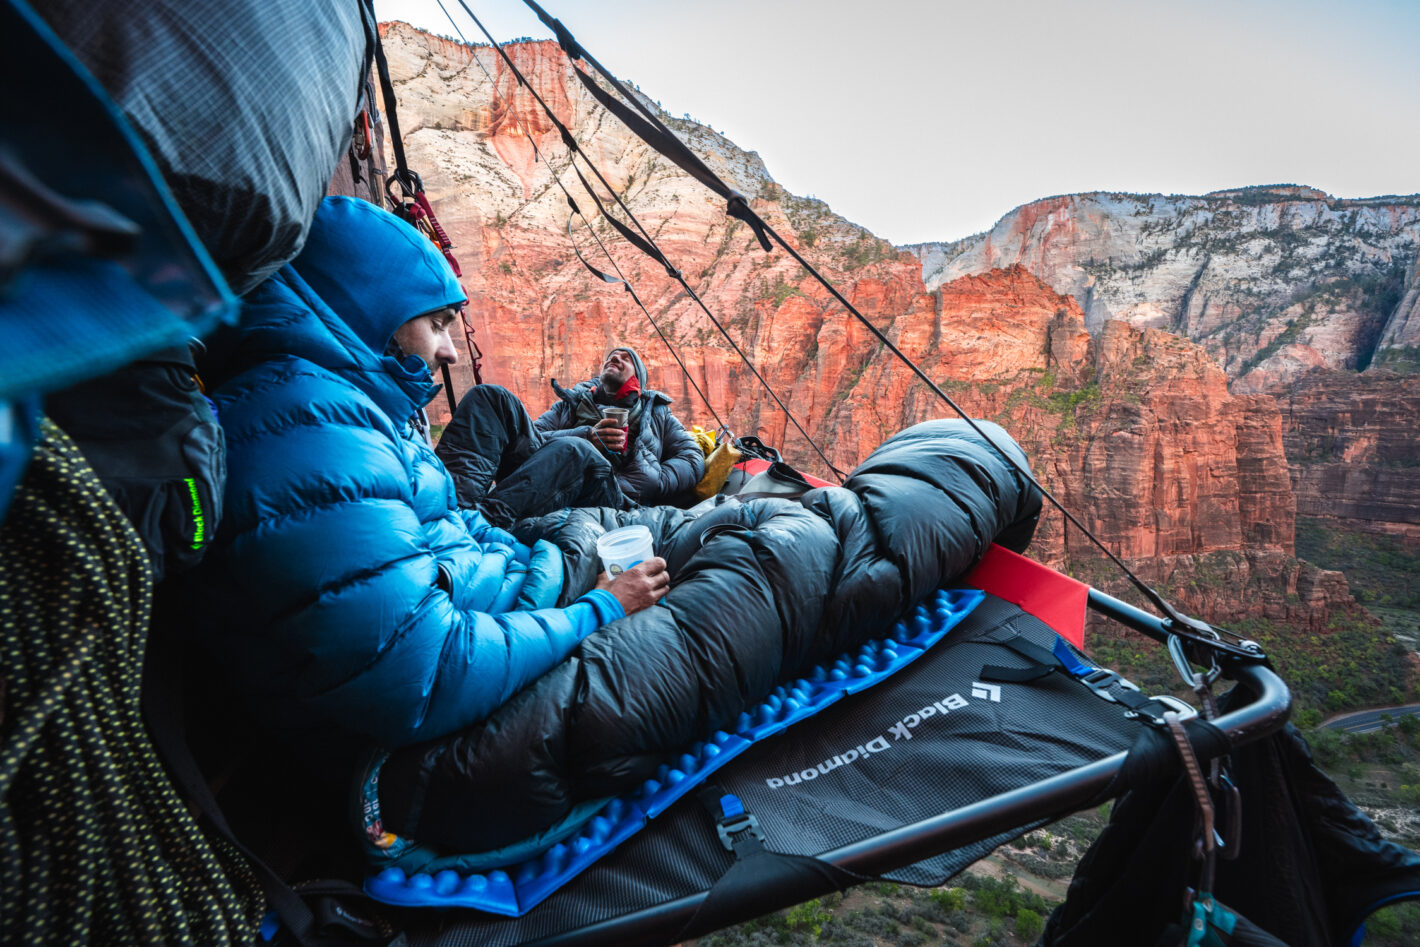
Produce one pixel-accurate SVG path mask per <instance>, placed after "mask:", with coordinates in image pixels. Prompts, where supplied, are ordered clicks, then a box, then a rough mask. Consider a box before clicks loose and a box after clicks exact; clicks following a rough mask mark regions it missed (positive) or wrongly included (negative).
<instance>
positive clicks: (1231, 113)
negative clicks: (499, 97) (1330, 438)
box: [375, 0, 1420, 244]
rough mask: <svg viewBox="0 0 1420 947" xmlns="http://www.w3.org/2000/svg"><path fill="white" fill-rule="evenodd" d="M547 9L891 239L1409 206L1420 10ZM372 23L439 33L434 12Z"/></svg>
mask: <svg viewBox="0 0 1420 947" xmlns="http://www.w3.org/2000/svg"><path fill="white" fill-rule="evenodd" d="M466 2H468V4H469V7H470V8H471V9H472V10H473V11H474V13H476V14H478V16H479V18H480V19H482V20H483V21H484V23H485V24H486V25H487V26H488V28H489V30H490V31H491V32H492V33H493V35H494V36H495V37H496V38H497V39H499V40H506V39H512V38H514V37H518V36H532V37H536V38H547V37H549V35H550V34H549V33H548V31H547V30H546V29H545V28H544V27H543V26H542V24H541V23H539V22H538V21H537V19H536V18H535V17H534V16H533V15H532V13H531V12H530V11H529V10H528V9H527V8H526V7H525V6H524V5H523V4H522V3H521V2H519V0H494V2H490V0H477V2H475V0H466ZM539 2H541V3H542V5H543V6H544V7H546V8H547V9H548V11H549V12H550V13H551V14H552V15H553V16H556V17H558V18H559V19H561V20H562V22H563V23H565V24H566V25H567V27H568V29H569V30H571V32H572V33H573V35H574V36H576V37H577V38H578V40H579V41H581V43H582V44H583V46H585V47H586V48H587V49H588V50H589V51H590V52H591V53H592V55H594V56H596V57H597V59H598V60H600V61H601V63H602V64H603V65H604V66H606V67H607V68H608V69H610V70H612V71H613V72H614V73H616V74H617V75H618V76H619V77H620V78H622V79H627V80H630V81H632V82H635V83H637V84H638V85H639V86H640V87H641V88H642V89H643V90H644V91H645V92H647V93H648V94H649V95H650V96H651V97H652V98H654V99H657V100H658V101H660V102H661V104H662V105H663V106H664V107H665V108H666V110H667V111H669V112H671V113H672V114H674V115H680V114H682V113H689V114H690V115H691V116H692V117H693V118H695V119H697V120H699V121H701V122H704V123H706V124H708V125H711V126H712V127H714V128H716V129H718V130H719V131H722V132H724V133H725V134H726V135H728V136H729V138H730V139H731V140H732V141H734V142H735V143H736V144H738V145H739V146H740V147H742V148H746V149H749V150H753V151H757V152H759V154H760V156H761V157H762V158H763V159H764V162H765V164H766V165H767V167H768V168H769V173H770V174H772V175H773V176H774V178H775V180H776V181H778V182H779V183H780V184H782V185H783V186H785V187H787V188H788V189H789V190H790V191H793V192H794V193H796V194H803V195H813V196H814V197H818V198H821V199H823V200H825V201H827V202H828V203H829V205H830V206H832V207H833V209H834V210H835V211H837V212H838V213H840V214H842V215H844V216H845V217H847V218H849V219H850V220H852V221H854V222H856V223H859V224H862V225H863V226H865V227H867V228H868V229H870V230H872V231H873V232H874V233H876V234H877V235H878V236H881V237H884V238H886V239H888V240H892V241H894V242H895V243H899V244H901V243H913V242H918V241H924V240H951V239H956V238H958V237H964V236H967V235H968V234H971V233H975V232H978V231H981V230H985V229H987V228H988V227H990V226H991V225H992V224H993V223H994V222H995V221H996V220H997V219H998V218H1000V217H1001V216H1002V215H1003V214H1005V213H1006V212H1008V211H1009V210H1011V209H1012V208H1013V207H1016V206H1018V205H1020V204H1023V203H1026V202H1027V201H1032V200H1035V199H1036V198H1040V197H1047V196H1050V195H1053V194H1065V193H1074V192H1078V191H1092V190H1114V191H1141V192H1162V193H1181V194H1201V193H1205V192H1207V191H1211V190H1218V189H1221V188H1227V187H1239V186H1243V185H1248V184H1275V183H1296V184H1307V185H1311V186H1313V187H1319V188H1321V189H1322V190H1325V191H1327V192H1329V193H1331V194H1333V195H1335V196H1337V197H1370V196H1375V195H1380V194H1398V193H1404V194H1409V193H1415V192H1417V191H1420V0H1173V2H1169V3H1164V2H1158V0H986V2H982V0H971V2H959V0H868V2H854V3H850V2H844V0H700V2H688V0H539ZM444 3H445V5H446V6H447V7H448V9H449V11H450V12H451V13H452V14H453V15H454V17H455V19H456V20H457V22H458V24H459V27H460V29H462V30H463V31H464V35H465V36H467V37H469V38H470V39H475V38H477V39H481V38H482V37H481V36H480V35H478V34H477V31H476V29H475V28H474V27H473V26H472V24H471V22H470V21H469V20H468V19H467V16H466V14H465V13H464V12H463V10H462V9H461V8H460V7H459V5H458V0H444ZM375 10H376V12H377V13H378V15H379V17H380V19H382V20H388V19H402V20H406V21H408V22H410V23H413V24H414V25H415V26H419V27H422V28H425V29H429V30H431V31H434V32H439V33H443V34H445V35H452V34H453V28H452V27H451V26H450V25H449V22H448V20H447V19H446V18H445V16H444V14H443V12H441V11H440V9H439V6H438V4H437V3H436V2H435V0H375Z"/></svg>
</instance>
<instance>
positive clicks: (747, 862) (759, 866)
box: [674, 786, 873, 941]
mask: <svg viewBox="0 0 1420 947" xmlns="http://www.w3.org/2000/svg"><path fill="white" fill-rule="evenodd" d="M697 797H698V798H699V799H700V801H701V803H702V804H703V805H704V806H705V808H706V810H707V811H708V812H709V813H710V817H711V818H712V819H714V820H715V830H716V833H717V834H718V835H719V836H720V839H721V842H722V844H724V845H725V846H726V847H727V848H729V849H730V850H731V851H733V852H734V853H735V861H734V864H732V865H731V866H730V867H729V869H728V870H727V871H726V872H725V873H724V874H723V875H721V876H720V879H719V880H718V881H716V882H715V884H714V885H712V886H711V888H710V890H709V892H707V893H706V896H705V900H704V901H702V902H701V904H700V907H699V908H697V909H696V911H695V914H693V915H692V916H691V918H690V920H688V921H686V923H685V927H683V928H682V929H681V930H680V932H679V933H678V934H677V935H676V936H675V938H674V939H675V940H676V941H684V940H689V939H691V938H692V937H696V936H699V935H701V934H705V933H708V932H710V931H713V930H718V929H720V928H722V927H725V926H726V925H728V924H732V923H735V922H737V921H741V920H748V919H749V918H753V917H759V916H761V915H763V914H768V913H770V912H771V911H777V910H779V909H780V908H782V907H784V906H785V905H789V904H801V903H802V902H804V901H807V900H809V899H810V898H817V897H819V896H821V895H824V894H828V893H829V892H831V891H843V890H845V889H847V888H850V887H852V886H853V885H857V884H862V883H863V882H865V881H872V880H873V879H872V878H870V877H868V876H866V875H860V874H858V873H856V872H852V871H849V870H847V869H846V868H839V867H837V866H836V865H830V864H829V863H828V862H825V861H820V860H819V859H817V858H810V857H809V856H807V855H785V854H781V853H779V852H773V851H770V850H769V849H768V848H766V847H765V845H764V835H763V833H761V832H760V831H759V828H758V822H757V820H755V819H754V816H753V814H752V813H748V812H745V811H744V809H743V807H742V806H740V805H739V800H738V799H737V798H736V797H734V796H729V795H726V793H725V791H724V790H723V789H721V788H720V787H718V786H705V787H703V788H702V789H701V790H700V792H699V793H697ZM724 800H733V803H732V806H731V808H732V811H731V813H730V814H728V815H727V814H726V813H725V805H724ZM734 807H738V808H739V811H738V812H735V811H733V809H734ZM727 837H728V841H727Z"/></svg>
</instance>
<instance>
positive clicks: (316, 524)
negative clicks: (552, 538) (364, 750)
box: [210, 378, 624, 747]
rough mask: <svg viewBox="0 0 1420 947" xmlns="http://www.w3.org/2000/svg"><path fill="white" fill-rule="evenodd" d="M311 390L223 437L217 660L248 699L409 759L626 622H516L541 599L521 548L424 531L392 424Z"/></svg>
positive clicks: (352, 395) (610, 608)
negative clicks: (525, 596) (271, 703)
mask: <svg viewBox="0 0 1420 947" xmlns="http://www.w3.org/2000/svg"><path fill="white" fill-rule="evenodd" d="M317 381H318V382H322V383H321V384H315V385H307V384H304V383H303V380H301V379H292V378H287V379H284V380H282V381H281V384H280V388H281V390H282V394H283V398H282V401H281V403H280V404H272V403H271V402H270V401H264V400H263V399H261V398H260V396H259V394H257V393H256V392H253V393H252V394H253V396H254V398H253V400H254V401H256V402H257V407H256V408H255V409H254V410H253V411H252V412H241V414H240V415H239V416H236V417H231V418H230V420H229V423H230V424H232V427H231V429H230V430H229V437H230V438H231V441H232V443H233V450H232V452H231V454H230V457H229V460H230V466H231V477H230V480H229V486H228V496H229V497H230V498H231V503H232V508H231V515H230V517H229V519H228V520H227V522H225V523H224V524H223V534H222V537H221V538H220V539H219V544H220V546H219V551H220V555H219V556H218V557H216V558H215V559H214V560H213V561H212V563H211V565H212V566H213V567H214V568H213V569H212V570H211V573H210V574H212V575H213V576H214V577H215V579H216V581H217V582H218V583H219V584H220V588H221V589H223V590H225V593H226V595H225V601H221V602H219V603H218V604H219V607H220V615H219V617H220V620H221V622H222V627H223V629H224V630H223V635H222V637H223V639H224V641H223V644H222V646H221V647H220V648H219V655H218V656H219V658H221V659H222V660H223V661H224V663H226V664H228V665H229V666H231V668H232V670H233V672H234V673H235V674H237V675H238V676H239V677H240V679H241V681H240V682H241V683H242V684H243V686H244V687H246V689H248V690H249V691H252V692H254V693H255V694H258V695H260V694H266V695H270V696H271V697H272V698H275V699H277V700H279V701H280V702H281V703H282V704H283V705H285V706H290V707H292V708H293V713H292V716H293V717H295V718H299V719H303V720H305V721H307V722H321V721H323V722H324V723H325V724H327V725H333V726H336V727H339V728H341V729H345V730H350V729H354V730H357V731H358V732H361V733H364V734H365V735H367V736H369V737H371V738H373V739H374V740H376V741H378V742H380V743H381V744H383V745H385V746H388V747H395V746H401V745H404V744H408V743H411V742H416V741H419V740H425V739H431V738H435V737H438V736H442V735H444V734H447V733H450V732H452V731H454V730H457V729H459V728H462V727H465V726H468V725H470V724H472V723H475V722H477V721H479V720H482V719H483V718H485V717H487V716H488V715H489V714H490V713H491V712H492V711H494V710H495V709H496V708H497V707H498V706H500V705H501V704H502V703H504V702H505V701H507V700H508V699H509V698H510V697H511V696H512V695H513V694H515V693H517V692H518V691H519V690H520V689H522V688H523V687H524V686H526V685H527V684H528V683H529V682H531V681H532V680H534V679H536V678H537V677H539V676H540V675H542V674H544V673H546V672H547V671H548V670H549V669H551V668H552V667H554V666H555V665H557V664H558V663H559V662H561V661H562V660H563V659H564V658H566V657H567V655H568V654H569V653H571V651H572V650H573V649H574V648H576V647H577V645H578V644H579V643H580V642H581V641H582V640H583V639H585V638H586V637H587V636H588V635H590V634H591V633H592V632H593V631H595V630H596V629H598V628H599V627H601V626H602V625H604V624H606V623H607V622H609V621H613V620H615V619H617V618H619V617H622V615H623V614H624V613H623V611H622V609H621V606H620V604H619V603H618V602H617V601H616V599H615V598H613V597H612V596H611V595H610V594H609V593H607V592H604V591H597V590H593V591H591V592H588V593H587V594H585V595H583V596H581V597H580V598H579V599H578V600H577V601H575V602H573V603H571V604H570V605H569V606H567V607H566V608H539V609H533V610H524V611H518V610H515V609H516V608H517V607H518V605H519V604H520V603H521V602H522V599H521V598H520V595H519V593H520V591H521V590H522V589H523V588H524V586H526V585H529V584H535V583H537V582H544V583H546V582H547V576H546V575H545V573H546V570H543V572H544V575H542V576H537V575H535V574H534V573H535V571H536V567H537V563H536V562H535V561H534V562H532V563H531V564H530V563H529V555H528V554H529V552H530V550H528V547H526V546H523V545H522V544H520V543H518V542H516V540H513V538H512V537H511V536H509V535H508V534H507V533H504V532H503V531H501V530H496V529H492V528H486V524H485V528H484V529H481V530H477V531H470V530H469V529H467V528H466V527H467V526H471V525H476V524H474V523H470V522H469V517H467V516H461V515H460V514H457V513H455V512H454V511H449V514H448V515H447V516H446V517H444V518H442V519H437V520H436V521H435V523H434V528H432V529H431V527H430V524H428V523H422V522H421V521H420V517H419V515H418V514H417V513H416V507H415V503H414V496H413V488H412V486H411V472H410V471H411V468H410V459H409V457H408V456H407V455H406V454H405V453H404V452H403V450H402V448H401V444H400V442H399V437H398V434H397V432H395V431H394V430H393V428H392V426H391V424H390V422H389V420H388V418H387V417H385V416H384V415H383V413H382V412H381V411H380V410H379V409H378V408H376V407H375V406H374V405H373V404H372V403H369V402H368V401H365V400H364V399H363V397H362V396H359V394H358V392H353V391H352V390H348V389H347V390H345V391H340V392H338V394H339V395H340V397H339V398H338V399H334V400H333V399H332V398H331V397H330V388H331V387H332V383H331V382H329V381H322V380H320V379H317ZM362 402H363V403H362ZM236 414H237V412H233V415H236ZM253 414H254V415H255V417H253ZM224 420H228V419H224ZM431 465H432V458H431ZM436 547H437V548H436ZM532 552H533V555H532V557H531V558H532V559H533V560H536V559H537V553H536V551H532ZM551 578H553V579H555V580H556V584H557V586H558V588H559V589H560V586H561V576H560V571H559V573H558V574H557V575H555V576H552V577H551ZM553 598H555V592H554V593H553ZM548 600H549V601H550V599H548ZM294 722H296V721H294V720H293V723H294Z"/></svg>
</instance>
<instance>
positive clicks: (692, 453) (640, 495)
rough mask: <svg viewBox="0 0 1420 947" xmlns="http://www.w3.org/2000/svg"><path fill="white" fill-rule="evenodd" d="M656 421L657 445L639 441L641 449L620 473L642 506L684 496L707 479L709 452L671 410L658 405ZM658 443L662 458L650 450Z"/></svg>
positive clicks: (628, 490)
mask: <svg viewBox="0 0 1420 947" xmlns="http://www.w3.org/2000/svg"><path fill="white" fill-rule="evenodd" d="M653 420H654V422H655V435H656V436H655V437H654V439H653V440H654V443H653V444H651V445H647V444H644V443H641V442H640V439H638V443H637V445H636V448H637V449H636V450H635V451H633V452H631V455H630V456H629V457H628V458H627V460H626V465H625V466H624V467H622V468H621V470H620V471H618V479H619V480H620V481H621V484H622V488H623V490H626V492H627V493H629V494H634V495H633V496H632V499H633V500H635V501H636V502H638V503H640V504H642V505H650V504H654V503H657V502H659V501H660V500H663V499H665V498H667V497H670V496H674V495H675V494H677V493H683V492H684V491H686V490H689V489H690V488H691V487H693V486H695V485H696V484H697V483H699V482H700V478H701V477H703V476H705V452H704V451H702V450H701V449H700V445H699V444H697V443H695V439H694V438H693V437H691V436H690V434H689V432H687V431H686V429H685V428H684V427H683V426H681V423H680V422H679V421H677V420H676V417H675V415H673V414H671V412H670V409H669V408H667V407H666V406H665V405H657V406H656V408H655V413H654V415H653ZM655 444H659V446H660V456H659V457H658V456H656V455H655V454H654V453H653V452H652V451H651V449H650V447H652V446H655Z"/></svg>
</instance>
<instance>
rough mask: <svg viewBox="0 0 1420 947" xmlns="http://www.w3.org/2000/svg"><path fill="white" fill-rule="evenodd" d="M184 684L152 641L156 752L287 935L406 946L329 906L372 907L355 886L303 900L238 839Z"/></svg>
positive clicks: (319, 941) (327, 942) (318, 890)
mask: <svg viewBox="0 0 1420 947" xmlns="http://www.w3.org/2000/svg"><path fill="white" fill-rule="evenodd" d="M182 679H183V678H182V676H181V668H180V666H179V663H178V662H177V660H176V655H175V653H174V648H173V646H171V645H168V646H164V645H162V644H160V643H158V642H157V641H150V647H149V649H148V660H147V663H146V665H145V667H144V673H143V685H142V686H143V693H142V703H143V718H144V720H145V721H147V724H148V732H149V735H150V736H151V737H152V740H153V747H154V748H155V749H156V750H157V751H158V756H159V757H160V758H161V759H162V761H163V764H164V765H165V766H166V767H167V769H168V773H169V775H170V776H171V777H172V778H173V781H174V782H175V783H177V785H178V787H179V788H180V789H181V790H182V792H183V794H184V796H185V797H186V798H187V800H188V801H189V802H190V803H192V804H193V805H195V806H196V807H197V808H198V810H199V811H200V812H201V813H202V815H203V816H205V817H206V821H207V823H208V824H209V825H210V826H211V827H212V828H214V829H216V830H217V832H218V834H220V835H221V836H222V838H224V839H226V840H227V842H228V843H230V844H231V845H232V846H233V847H234V848H236V849H237V851H239V852H241V853H242V856H243V857H244V858H245V859H246V860H247V862H248V863H249V864H250V865H251V868H252V871H253V872H254V873H255V874H256V876H257V878H258V879H259V880H260V881H261V887H262V890H263V891H264V892H265V894H266V899H267V902H268V903H269V905H270V907H271V909H272V910H273V911H275V912H276V914H277V916H278V917H279V918H280V919H281V923H282V925H283V926H284V928H285V932H286V933H287V934H289V935H290V936H291V937H292V938H294V939H295V941H296V943H297V944H299V945H301V947H348V945H351V944H366V945H375V944H381V945H385V947H397V945H401V944H404V943H405V938H404V935H403V934H398V935H395V936H394V937H393V939H391V937H390V935H389V934H386V933H384V932H382V931H381V930H380V929H379V928H378V926H377V925H376V924H374V923H373V922H371V921H370V920H369V919H367V918H362V917H360V916H359V915H356V914H353V913H352V912H351V911H349V910H348V909H346V908H344V907H342V906H339V905H338V904H335V903H330V902H329V899H332V898H345V899H355V900H361V901H368V900H369V897H368V896H367V895H366V894H365V893H364V892H363V891H361V890H360V889H359V888H357V887H356V886H355V885H353V884H351V883H349V882H347V881H317V882H311V883H310V884H309V885H305V886H303V887H302V893H301V894H298V893H297V892H296V891H295V889H293V888H292V887H291V886H290V885H289V884H287V883H286V881H285V879H283V878H282V877H281V876H280V875H278V874H277V873H276V872H275V871H274V870H273V869H272V868H271V866H269V865H267V864H266V862H264V861H262V860H261V859H260V858H258V857H257V855H256V853H254V852H253V851H252V850H251V849H249V848H247V846H245V845H243V844H242V842H241V840H240V839H238V838H237V837H236V834H235V833H233V831H232V827H231V825H230V824H228V822H227V817H226V816H225V815H224V814H223V812H222V807H221V806H220V805H218V803H217V799H216V797H215V796H213V795H212V789H211V787H210V786H208V785H207V779H206V777H204V776H203V775H202V770H201V769H200V768H199V767H198V765H197V760H195V759H193V756H192V750H191V749H190V748H189V747H188V745H187V738H186V736H185V727H184V725H183V717H184V715H183V710H182V697H181V695H180V694H179V692H178V684H177V682H178V681H181V680H182ZM317 895H319V896H322V898H321V900H317V901H315V905H316V909H315V910H312V907H311V905H309V904H307V903H306V901H305V900H304V899H303V898H304V897H314V896H317ZM340 931H344V932H345V933H344V934H342V933H339V932H340Z"/></svg>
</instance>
